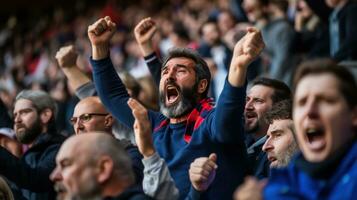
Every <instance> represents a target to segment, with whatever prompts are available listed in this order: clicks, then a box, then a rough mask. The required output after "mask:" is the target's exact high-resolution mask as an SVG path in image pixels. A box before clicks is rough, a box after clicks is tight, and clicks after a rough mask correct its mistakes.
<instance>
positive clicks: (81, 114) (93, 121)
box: [71, 101, 111, 134]
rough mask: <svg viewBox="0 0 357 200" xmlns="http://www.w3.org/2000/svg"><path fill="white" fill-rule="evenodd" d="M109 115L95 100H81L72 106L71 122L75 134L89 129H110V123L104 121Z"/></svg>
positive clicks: (104, 130) (106, 130) (105, 130)
mask: <svg viewBox="0 0 357 200" xmlns="http://www.w3.org/2000/svg"><path fill="white" fill-rule="evenodd" d="M108 117H111V116H109V114H108V113H107V111H106V110H105V108H104V107H103V106H102V105H98V104H97V103H96V102H91V101H81V102H79V103H78V104H77V106H76V107H75V108H74V112H73V117H72V118H71V123H72V125H73V128H74V131H75V133H76V134H81V133H87V132H90V131H103V132H108V131H111V124H108V122H107V121H106V120H107V118H108Z"/></svg>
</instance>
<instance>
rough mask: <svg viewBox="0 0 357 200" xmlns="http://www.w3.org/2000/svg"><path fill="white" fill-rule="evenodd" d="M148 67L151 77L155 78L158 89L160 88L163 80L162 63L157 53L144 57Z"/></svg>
mask: <svg viewBox="0 0 357 200" xmlns="http://www.w3.org/2000/svg"><path fill="white" fill-rule="evenodd" d="M144 59H145V62H146V65H147V66H148V68H149V70H150V73H151V76H152V77H153V79H154V81H155V84H156V87H157V88H158V87H159V85H160V78H161V65H162V63H161V61H160V59H159V58H158V57H157V55H156V53H155V52H151V53H150V54H148V55H146V56H145V57H144Z"/></svg>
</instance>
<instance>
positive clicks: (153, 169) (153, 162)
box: [128, 99, 179, 200]
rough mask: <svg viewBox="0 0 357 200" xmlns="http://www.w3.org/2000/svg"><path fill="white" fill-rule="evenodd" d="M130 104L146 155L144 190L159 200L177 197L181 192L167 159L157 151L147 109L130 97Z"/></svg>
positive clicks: (141, 147) (135, 129) (141, 151)
mask: <svg viewBox="0 0 357 200" xmlns="http://www.w3.org/2000/svg"><path fill="white" fill-rule="evenodd" d="M128 105H129V107H130V108H131V109H132V113H133V116H134V118H135V122H134V133H135V141H136V144H137V145H138V148H139V151H140V153H141V154H142V155H143V156H144V159H143V160H142V162H143V164H144V180H143V190H144V192H145V194H147V195H149V196H151V197H153V198H154V199H158V200H164V199H173V200H175V199H177V198H178V196H179V192H178V189H177V188H176V186H175V183H174V181H173V179H172V178H171V176H170V173H169V169H168V167H167V165H166V163H165V161H164V160H163V159H162V158H160V157H159V155H158V154H157V153H156V151H155V148H154V145H153V141H152V136H151V124H150V121H149V119H148V112H147V110H146V109H145V108H144V106H142V105H141V104H140V103H139V102H138V101H136V100H134V99H129V101H128Z"/></svg>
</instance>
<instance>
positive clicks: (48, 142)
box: [0, 90, 64, 200]
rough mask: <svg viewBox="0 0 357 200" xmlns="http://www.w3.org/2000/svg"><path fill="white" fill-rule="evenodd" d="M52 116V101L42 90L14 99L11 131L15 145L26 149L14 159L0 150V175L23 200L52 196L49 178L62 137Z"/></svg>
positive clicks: (28, 91)
mask: <svg viewBox="0 0 357 200" xmlns="http://www.w3.org/2000/svg"><path fill="white" fill-rule="evenodd" d="M55 113H56V105H55V102H54V100H53V99H52V98H51V97H50V96H49V95H48V94H47V93H45V92H43V91H31V90H24V91H22V92H21V93H19V94H18V95H17V97H16V102H15V108H14V130H15V132H16V137H17V139H18V140H19V142H21V143H23V144H27V145H29V147H30V148H29V149H28V150H27V151H26V153H25V154H24V155H23V156H22V157H21V158H20V159H18V158H17V157H15V156H13V155H12V154H11V153H10V152H8V151H7V150H6V149H4V148H3V147H0V174H1V175H3V176H4V177H6V178H7V179H8V180H9V181H10V182H11V183H13V184H15V186H14V187H16V189H19V190H21V191H18V192H15V194H19V195H21V196H23V198H25V199H33V200H35V199H36V200H41V199H43V200H48V199H55V197H56V196H55V192H54V190H53V184H52V182H51V181H50V179H49V175H50V173H51V171H52V170H53V169H54V168H55V166H56V163H55V156H56V154H57V151H58V150H59V148H60V146H61V143H62V142H63V141H64V137H63V136H61V135H59V134H57V132H56V128H55ZM17 198H19V199H20V197H17Z"/></svg>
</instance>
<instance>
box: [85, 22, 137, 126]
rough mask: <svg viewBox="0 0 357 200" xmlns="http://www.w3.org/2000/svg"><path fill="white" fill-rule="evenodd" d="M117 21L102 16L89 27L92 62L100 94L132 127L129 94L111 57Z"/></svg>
mask: <svg viewBox="0 0 357 200" xmlns="http://www.w3.org/2000/svg"><path fill="white" fill-rule="evenodd" d="M115 29H116V28H115V23H114V22H112V21H111V20H110V18H109V17H105V18H101V19H99V20H98V21H96V22H95V23H94V24H92V25H90V26H89V27H88V37H89V40H90V42H91V45H92V58H91V60H90V61H91V64H92V67H93V80H94V83H95V87H96V89H97V92H98V96H99V97H100V99H101V101H102V102H103V104H104V105H105V107H106V108H107V109H108V111H110V112H111V113H112V114H113V115H114V116H115V118H116V119H118V120H119V121H121V122H122V123H123V124H125V125H126V126H127V127H129V128H132V127H133V123H134V118H133V116H132V113H131V109H130V108H129V106H128V105H127V101H128V99H129V94H128V92H127V90H126V88H125V85H124V84H123V82H122V81H121V79H120V78H119V76H118V74H117V72H116V71H115V69H114V66H113V64H112V62H111V60H110V58H109V42H110V39H111V37H112V36H113V34H114V32H115Z"/></svg>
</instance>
